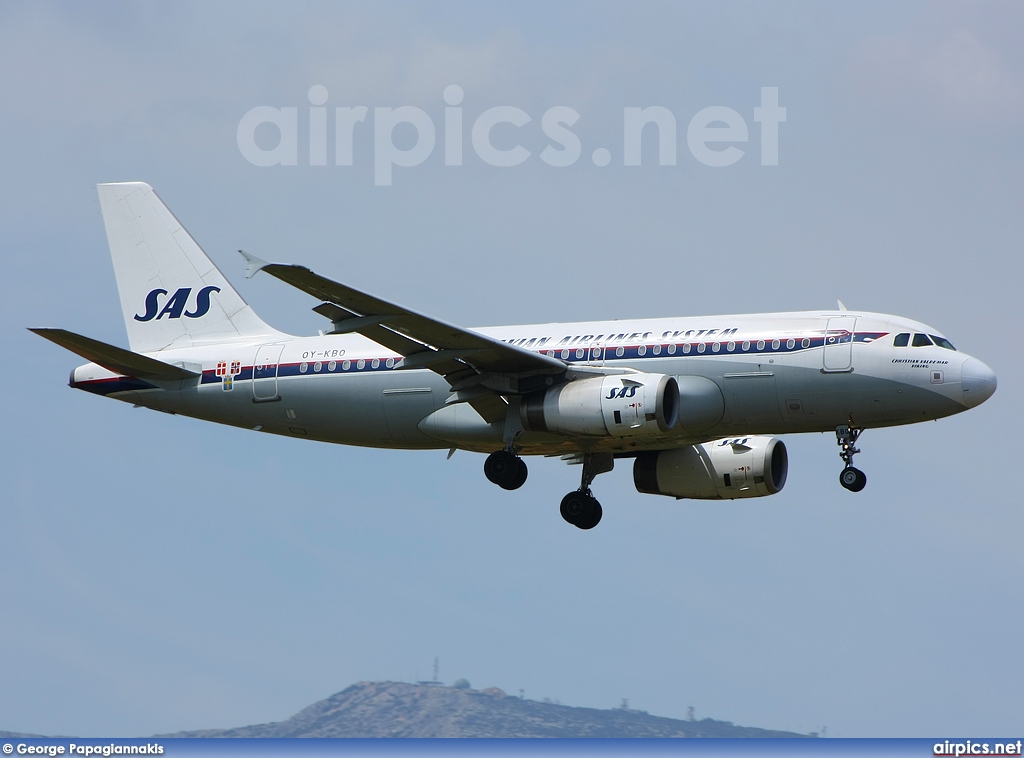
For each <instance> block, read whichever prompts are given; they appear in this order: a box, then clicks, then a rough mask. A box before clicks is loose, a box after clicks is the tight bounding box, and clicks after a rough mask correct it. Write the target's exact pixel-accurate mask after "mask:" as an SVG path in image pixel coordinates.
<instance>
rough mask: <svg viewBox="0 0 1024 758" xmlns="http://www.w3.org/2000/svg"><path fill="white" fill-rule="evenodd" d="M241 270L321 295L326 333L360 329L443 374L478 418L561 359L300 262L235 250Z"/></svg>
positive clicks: (501, 413)
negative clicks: (381, 295)
mask: <svg viewBox="0 0 1024 758" xmlns="http://www.w3.org/2000/svg"><path fill="white" fill-rule="evenodd" d="M238 252H239V253H241V254H242V255H243V256H244V257H245V259H246V261H248V263H249V267H248V271H247V276H250V277H251V276H252V275H253V274H255V273H256V272H257V271H265V272H267V273H268V274H270V275H271V276H273V277H276V278H277V279H280V280H281V281H283V282H287V283H288V284H290V285H292V286H293V287H296V288H297V289H300V290H302V291H303V292H305V293H307V294H309V295H312V296H313V297H316V298H319V299H321V300H323V301H325V302H323V303H322V304H321V305H318V306H317V307H316V308H314V309H313V310H314V311H316V312H317V313H319V314H321V315H322V316H326V317H327V318H329V319H330V320H331V322H332V324H333V325H334V328H333V329H332V331H331V334H350V333H357V334H361V335H363V336H364V337H366V338H367V339H370V340H373V341H374V342H376V343H377V344H379V345H383V346H385V347H387V348H390V349H391V350H394V351H395V352H396V353H398V354H399V355H401V356H403V361H402V364H401V368H406V369H410V368H426V369H430V370H431V371H434V372H436V373H438V374H440V375H441V376H443V377H444V378H445V379H446V380H447V381H448V383H449V385H450V386H451V388H452V391H453V392H454V393H455V396H454V397H453V401H454V402H468V403H470V404H471V405H472V406H473V407H474V408H475V409H476V410H477V412H478V413H480V415H481V416H483V418H484V419H485V420H486V421H488V422H491V421H496V420H498V419H501V418H504V417H505V411H506V408H507V404H506V402H505V401H504V400H503V399H502V397H501V396H502V394H519V393H522V392H525V391H528V390H529V389H531V388H532V386H533V385H534V384H536V385H537V386H538V387H539V386H542V385H543V384H544V383H545V380H546V379H547V378H550V377H552V376H556V375H561V374H563V373H565V371H566V368H567V367H566V364H565V363H564V362H563V361H560V360H558V359H557V358H554V357H551V356H547V355H541V354H540V353H534V352H531V351H529V350H525V349H523V348H520V347H516V346H514V345H509V344H507V343H505V342H502V341H501V340H497V339H494V338H492V337H487V336H486V335H483V334H480V333H478V332H474V331H470V330H468V329H463V328H461V327H458V326H453V325H452V324H447V323H445V322H443V321H440V320H438V319H435V318H431V317H429V316H424V315H423V314H420V313H416V312H415V311H411V310H409V309H408V308H403V307H402V306H400V305H395V304H394V303H389V302H386V301H384V300H381V299H379V298H376V297H374V296H372V295H368V294H366V293H365V292H360V291H359V290H357V289H353V288H352V287H349V286H347V285H344V284H340V283H338V282H335V281H331V280H330V279H327V278H325V277H323V276H320V275H319V274H315V273H313V272H312V271H310V270H309V269H308V268H306V267H304V266H296V265H289V264H282V263H267V262H266V261H262V260H260V259H259V258H256V257H255V256H251V255H249V254H248V253H245V252H244V251H242V250H239V251H238Z"/></svg>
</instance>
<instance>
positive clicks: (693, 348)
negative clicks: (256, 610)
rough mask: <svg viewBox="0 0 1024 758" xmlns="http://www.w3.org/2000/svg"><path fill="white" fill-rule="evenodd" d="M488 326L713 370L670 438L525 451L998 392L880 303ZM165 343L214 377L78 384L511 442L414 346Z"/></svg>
mask: <svg viewBox="0 0 1024 758" xmlns="http://www.w3.org/2000/svg"><path fill="white" fill-rule="evenodd" d="M474 331H478V332H480V333H482V334H485V335H487V336H489V337H493V338H496V339H500V340H502V341H504V342H508V343H511V344H516V345H519V346H522V347H525V348H526V349H529V350H532V351H537V352H543V353H545V354H548V355H552V356H554V357H557V358H560V359H561V360H564V361H566V362H567V363H568V364H570V366H572V367H574V368H577V369H579V370H581V371H584V372H585V371H587V370H588V368H591V367H594V368H598V369H602V370H609V369H622V370H625V371H638V372H644V373H653V374H667V375H670V376H675V377H677V378H678V379H679V380H680V381H693V380H692V379H684V377H685V378H692V377H701V378H703V379H706V380H709V382H710V383H708V382H704V383H702V384H700V385H697V386H698V387H699V388H700V390H701V392H700V396H699V399H698V401H697V402H699V404H700V407H699V408H695V409H693V408H687V407H686V406H685V404H684V407H682V408H681V419H680V423H679V424H678V425H677V427H676V428H675V429H673V430H671V431H670V432H667V433H665V434H663V435H658V436H653V437H650V436H648V437H643V438H627V439H621V438H604V437H598V436H595V437H593V438H572V439H566V438H563V437H561V436H559V435H553V434H550V433H546V432H530V431H524V432H523V433H522V434H521V435H520V438H519V446H520V449H521V451H522V452H523V453H525V454H553V453H559V452H572V451H579V450H585V451H587V452H598V451H600V452H630V451H639V450H648V449H652V450H653V449H662V448H665V447H672V446H675V445H688V444H693V443H694V442H697V441H702V440H711V439H718V438H722V437H729V436H732V435H748V434H783V433H793V432H822V431H832V430H834V429H835V428H836V427H837V426H839V425H842V424H849V423H851V422H852V423H853V424H854V425H856V426H858V427H862V428H872V427H883V426H893V425H898V424H908V423H914V422H918V421H927V420H932V419H938V418H942V417H944V416H949V415H952V414H955V413H958V412H960V411H963V410H966V409H967V408H969V407H972V406H973V405H974V404H977V403H974V402H973V398H972V396H971V392H974V393H975V394H976V395H977V394H980V393H981V391H982V389H983V388H978V387H973V386H972V385H971V382H972V381H977V380H976V379H972V378H971V377H970V376H969V377H968V380H967V382H966V384H965V382H964V380H963V372H964V369H963V367H964V365H965V364H970V363H971V362H972V361H974V359H972V358H971V357H970V356H968V355H967V354H965V353H962V352H959V351H956V350H953V349H949V348H945V347H940V346H939V345H936V344H927V345H921V346H917V347H915V346H913V345H912V344H909V343H908V345H907V346H905V347H895V346H894V344H893V343H894V338H895V336H896V335H898V334H910V335H915V334H925V335H928V334H931V335H937V334H938V332H937V331H936V330H934V329H931V328H930V327H927V326H925V325H923V324H920V323H917V322H914V321H910V320H907V319H903V318H899V317H896V316H887V315H881V314H871V313H859V312H847V311H832V312H812V311H808V312H802V313H777V314H753V315H739V316H712V317H699V318H674V319H673V318H668V319H647V320H630V321H611V322H589V323H575V324H539V325H529V326H507V327H495V328H483V329H477V330H474ZM150 355H151V356H152V357H154V358H157V359H158V360H161V361H163V362H165V363H169V364H174V365H181V366H183V367H185V368H191V369H192V370H195V371H197V372H199V371H201V377H199V378H197V379H194V380H186V381H182V382H177V383H158V384H161V385H162V386H156V385H155V384H153V383H151V382H145V381H143V380H139V379H129V378H127V377H118V376H117V375H116V374H115V373H114V372H111V371H108V370H107V369H104V368H101V367H100V366H97V365H96V364H89V365H86V366H82V367H81V368H79V369H77V370H76V371H75V373H74V376H73V377H72V386H74V387H77V388H80V389H83V390H88V391H91V392H96V393H99V394H104V395H110V396H111V397H115V398H117V399H119V400H123V401H125V402H130V403H133V404H137V405H142V406H146V407H149V408H154V409H157V410H161V411H169V412H173V413H179V414H183V415H186V416H193V417H196V418H201V419H206V420H210V421H216V422H219V423H224V424H231V425H234V426H239V427H245V428H250V429H257V430H259V431H264V432H270V433H275V434H283V435H287V436H293V437H300V438H305V439H313V440H320V441H324V442H334V443H340V444H347V445H363V446H369V447H398V448H410V449H429V448H449V447H458V448H464V449H468V450H476V451H480V452H488V451H490V450H493V449H494V448H495V447H496V446H500V444H501V441H502V433H503V428H504V422H498V423H495V424H486V423H484V422H483V421H482V420H481V419H479V417H478V416H476V414H475V413H473V412H472V410H471V409H470V408H468V407H467V406H466V405H465V404H456V405H452V404H447V403H446V401H448V400H449V399H450V398H451V396H452V391H451V389H450V388H449V386H448V383H447V382H446V381H445V379H444V378H443V377H441V376H439V375H438V374H436V373H434V372H432V371H429V370H427V369H404V368H403V367H402V366H403V364H402V356H400V355H397V354H396V353H394V352H392V351H389V350H387V349H386V348H382V347H381V346H379V345H376V344H375V343H373V342H370V341H369V340H368V339H366V338H364V337H362V336H360V335H356V334H345V335H332V334H325V335H321V336H316V337H294V336H290V335H285V334H280V335H279V336H277V337H275V338H273V339H263V340H261V341H259V342H256V343H251V344H244V343H232V344H222V345H210V346H197V347H191V348H187V349H179V350H167V351H158V352H155V353H151V354H150ZM974 363H975V364H977V363H979V362H977V361H974ZM979 365H980V364H979ZM968 373H969V374H970V370H969V371H968ZM977 373H978V372H975V374H977ZM698 381H699V380H698ZM985 397H987V395H985ZM983 399H984V397H980V398H978V402H981V400H983ZM688 419H689V423H688V422H687V420H688Z"/></svg>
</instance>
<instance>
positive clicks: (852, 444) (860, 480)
mask: <svg viewBox="0 0 1024 758" xmlns="http://www.w3.org/2000/svg"><path fill="white" fill-rule="evenodd" d="M863 431H864V430H863V429H857V428H855V427H853V426H851V425H849V424H844V425H843V426H837V427H836V443H837V444H838V445H839V457H840V458H842V459H843V463H844V464H845V465H844V467H843V470H842V471H840V472H839V483H840V484H841V485H843V487H845V488H846V489H848V490H849V491H850V492H860V491H861V490H862V489H864V486H865V485H866V484H867V483H868V477H867V474H865V473H864V472H863V471H861V470H860V469H859V468H856V467H855V466H854V465H853V456H855V455H856V454H857V453H859V452H860V450H859V449H858V448H857V438H858V437H860V433H861V432H863Z"/></svg>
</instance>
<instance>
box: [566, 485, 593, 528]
mask: <svg viewBox="0 0 1024 758" xmlns="http://www.w3.org/2000/svg"><path fill="white" fill-rule="evenodd" d="M558 510H559V512H560V513H561V514H562V518H563V519H565V520H566V521H568V522H569V523H570V524H572V525H573V526H575V527H577V528H578V529H593V528H594V527H595V526H597V525H598V524H599V523H600V522H601V516H602V515H603V511H602V509H601V504H600V503H599V502H597V499H596V498H594V497H593V496H592V495H588V494H587V493H586V492H580V491H579V490H575V491H573V492H570V493H569V494H568V495H566V496H565V497H563V498H562V504H561V505H560V506H559V509H558Z"/></svg>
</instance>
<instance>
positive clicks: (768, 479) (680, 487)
mask: <svg viewBox="0 0 1024 758" xmlns="http://www.w3.org/2000/svg"><path fill="white" fill-rule="evenodd" d="M788 472H789V454H788V453H787V452H786V445H785V443H783V441H782V440H780V439H778V438H777V437H738V438H730V439H723V440H715V441H714V442H705V443H703V444H700V445H691V446H690V447H681V448H675V449H673V450H658V451H654V452H648V453H641V454H640V455H638V456H637V458H636V461H635V462H634V464H633V482H634V483H635V484H636V488H637V490H639V491H640V492H646V493H648V494H651V495H669V496H670V497H675V498H694V499H697V500H733V499H736V498H741V497H764V496H765V495H774V494H775V493H776V492H779V491H781V490H782V488H783V487H784V486H785V484H786V475H787V474H788Z"/></svg>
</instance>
